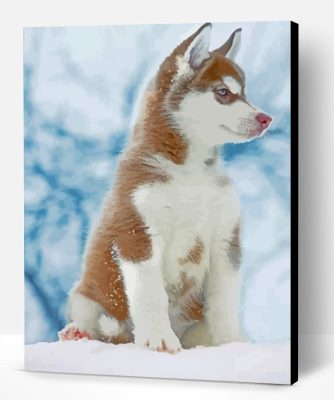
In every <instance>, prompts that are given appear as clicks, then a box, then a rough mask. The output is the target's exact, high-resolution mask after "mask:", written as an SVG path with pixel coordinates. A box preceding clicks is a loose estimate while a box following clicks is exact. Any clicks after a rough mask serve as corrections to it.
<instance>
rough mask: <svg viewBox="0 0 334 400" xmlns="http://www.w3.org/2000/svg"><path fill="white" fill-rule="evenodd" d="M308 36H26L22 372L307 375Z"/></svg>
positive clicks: (293, 32)
mask: <svg viewBox="0 0 334 400" xmlns="http://www.w3.org/2000/svg"><path fill="white" fill-rule="evenodd" d="M297 36H298V26H297V24H295V23H291V22H242V23H214V24H211V23H203V24H191V23H187V24H166V25H131V26H130V25H129V26H110V27H107V26H104V27H68V28H60V27H58V28H26V29H25V30H24V111H25V123H24V128H25V144H24V151H25V368H26V369H28V370H33V371H49V372H64V373H88V374H104V375H123V376H141V377H155V378H176V379H199V380H214V381H237V382H257V383H276V384H290V383H293V382H295V381H296V380H297V271H298V260H297V251H298V243H297V223H298V221H297V190H298V189H297V187H298V174H297V168H298V149H297V143H298V118H297V112H298V105H297V103H298V82H297V80H298V76H297V75H298V71H297V65H298V37H297Z"/></svg>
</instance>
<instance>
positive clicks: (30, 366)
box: [25, 339, 290, 384]
mask: <svg viewBox="0 0 334 400" xmlns="http://www.w3.org/2000/svg"><path fill="white" fill-rule="evenodd" d="M25 368H26V369H27V370H31V371H43V372H62V373H84V374H93V375H118V376H120V375H122V376H137V377H138V376H141V377H151V378H175V379H199V380H209V381H236V382H254V383H276V384H289V383H290V342H289V341H284V342H281V343H229V344H225V345H222V346H219V347H197V348H195V349H190V350H182V351H181V352H180V353H178V354H175V355H171V354H167V353H158V352H154V351H151V350H148V349H140V348H138V347H136V346H135V345H134V344H122V345H113V344H106V343H102V342H98V341H95V340H85V339H83V340H79V341H68V342H50V343H48V342H41V343H37V344H32V345H26V346H25Z"/></svg>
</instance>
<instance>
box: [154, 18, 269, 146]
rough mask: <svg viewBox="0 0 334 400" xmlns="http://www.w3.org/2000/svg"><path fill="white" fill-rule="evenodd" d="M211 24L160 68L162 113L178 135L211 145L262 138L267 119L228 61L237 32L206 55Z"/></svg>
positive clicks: (235, 45)
mask: <svg viewBox="0 0 334 400" xmlns="http://www.w3.org/2000/svg"><path fill="white" fill-rule="evenodd" d="M210 32H211V24H208V23H207V24H204V25H202V26H201V27H200V28H199V29H198V30H197V31H196V32H195V33H194V34H193V35H191V36H190V37H188V38H187V39H186V40H185V41H183V42H182V43H181V44H180V45H179V46H178V47H177V48H176V49H175V50H174V51H173V53H172V54H171V55H170V56H169V57H167V58H166V60H165V61H164V62H163V63H162V65H161V66H160V69H159V72H158V75H157V78H156V85H157V89H158V90H159V91H160V92H162V93H164V107H165V112H166V113H167V115H168V116H169V118H170V120H171V121H172V123H173V124H174V125H175V127H176V128H177V129H178V130H179V131H180V133H181V134H183V135H185V136H187V137H188V139H189V140H191V139H192V138H193V137H194V136H196V137H197V138H198V139H200V140H201V141H202V142H203V143H204V142H205V143H207V144H209V145H211V146H214V145H219V144H223V143H227V142H232V143H240V142H245V141H249V140H252V139H254V138H256V137H259V136H262V135H263V134H264V133H265V131H266V129H267V128H268V127H269V125H270V122H271V120H272V118H271V117H270V116H269V115H267V114H265V113H264V112H262V111H261V110H259V109H258V108H257V107H256V106H254V105H253V104H250V103H249V102H248V101H247V99H246V95H245V76H244V73H243V71H242V70H241V69H240V68H239V67H238V66H237V65H236V64H235V63H234V61H233V59H234V57H235V55H236V53H237V51H238V48H239V45H240V36H241V29H237V30H236V31H234V32H233V33H232V34H231V36H230V37H229V38H228V40H227V41H226V42H225V43H224V44H223V45H222V46H221V47H219V48H217V49H215V50H213V51H209V44H210Z"/></svg>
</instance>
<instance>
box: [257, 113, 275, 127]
mask: <svg viewBox="0 0 334 400" xmlns="http://www.w3.org/2000/svg"><path fill="white" fill-rule="evenodd" d="M255 119H256V120H257V121H259V122H260V125H261V129H262V130H263V129H266V128H268V126H269V124H270V122H271V121H272V118H271V117H270V116H269V115H267V114H264V113H260V114H257V116H256V117H255Z"/></svg>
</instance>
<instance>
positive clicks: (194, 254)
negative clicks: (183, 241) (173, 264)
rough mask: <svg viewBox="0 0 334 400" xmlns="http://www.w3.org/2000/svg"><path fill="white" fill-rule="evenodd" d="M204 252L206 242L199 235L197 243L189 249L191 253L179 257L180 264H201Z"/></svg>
mask: <svg viewBox="0 0 334 400" xmlns="http://www.w3.org/2000/svg"><path fill="white" fill-rule="evenodd" d="M203 252H204V244H203V242H202V241H201V239H200V238H199V237H198V236H197V238H196V240H195V244H194V245H193V247H192V248H191V249H190V250H189V253H188V254H187V255H186V256H185V257H182V258H180V259H179V263H180V265H185V264H187V263H191V264H200V262H201V260H202V256H203Z"/></svg>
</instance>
